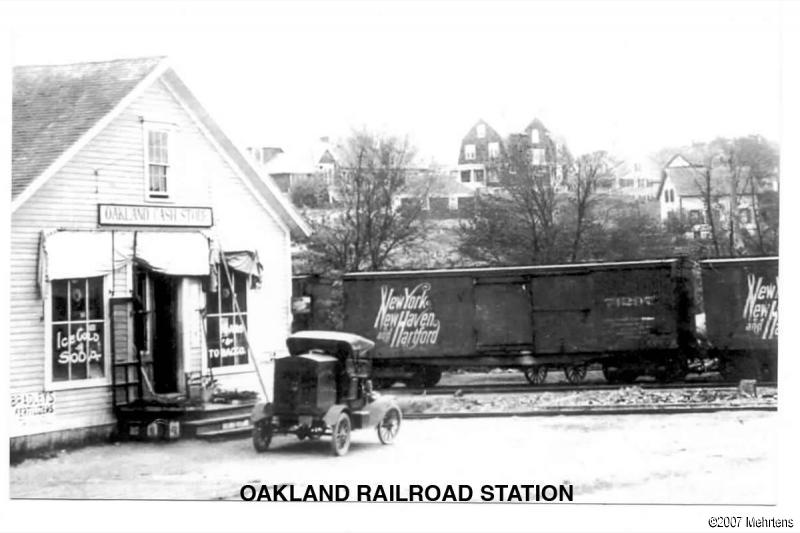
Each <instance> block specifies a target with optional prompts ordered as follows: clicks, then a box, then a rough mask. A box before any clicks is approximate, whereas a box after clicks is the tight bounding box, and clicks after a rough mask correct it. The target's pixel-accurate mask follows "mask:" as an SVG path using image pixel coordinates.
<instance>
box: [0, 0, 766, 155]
mask: <svg viewBox="0 0 800 533" xmlns="http://www.w3.org/2000/svg"><path fill="white" fill-rule="evenodd" d="M5 9H6V11H8V13H7V15H10V16H11V20H13V22H12V33H11V37H10V54H9V55H10V58H11V62H12V63H13V64H47V63H65V62H80V61H97V60H105V59H116V58H121V57H140V56H149V55H166V56H169V58H170V61H171V62H172V64H173V66H174V68H175V69H176V71H177V72H178V74H179V75H180V76H181V77H182V78H183V79H184V81H185V82H186V83H187V85H188V86H189V87H190V88H191V90H192V91H193V92H194V93H195V94H196V95H197V97H198V98H199V99H200V101H201V102H202V103H203V104H204V106H205V107H206V108H207V109H208V111H209V112H210V113H211V115H212V116H213V117H215V119H216V120H217V121H218V122H219V123H220V125H221V126H222V127H223V129H224V130H225V131H226V132H227V133H228V134H229V136H230V137H231V138H232V139H234V141H235V142H236V143H237V144H239V145H240V146H248V145H263V146H274V145H278V146H284V147H291V146H302V145H306V144H309V143H311V142H313V141H314V140H316V139H318V138H319V137H322V136H329V137H331V138H341V137H342V136H344V135H347V134H348V133H349V132H350V131H352V130H353V129H358V128H362V127H366V128H368V129H371V130H375V131H379V132H385V133H391V134H400V135H408V136H409V138H410V139H411V141H412V142H413V143H414V144H415V145H416V146H417V148H418V150H419V153H420V156H421V159H422V160H423V161H427V160H431V159H432V160H435V161H437V162H439V163H441V164H444V165H452V164H455V162H456V159H457V156H458V149H459V146H460V141H461V138H462V137H463V136H464V135H465V134H466V132H467V131H468V130H469V128H470V127H471V126H472V125H473V124H474V123H475V122H476V121H477V120H478V119H479V118H483V119H485V120H487V121H488V122H489V123H490V124H491V125H493V126H494V127H495V128H496V129H498V130H499V131H500V133H501V134H508V133H511V132H514V131H520V130H522V129H523V128H524V127H525V126H526V125H527V124H528V123H529V122H530V121H531V120H532V119H533V118H534V117H538V118H540V119H541V120H543V121H544V123H545V125H546V126H547V127H548V128H550V129H551V130H553V131H554V132H555V133H557V134H558V135H559V136H561V137H562V138H563V139H565V140H566V142H567V144H568V145H569V147H570V149H571V150H572V152H573V153H576V154H579V153H584V152H588V151H592V150H599V149H604V150H610V151H612V152H614V153H617V154H620V155H623V156H626V157H638V156H640V155H642V154H646V153H649V152H652V151H655V150H658V149H660V148H662V147H665V146H675V145H681V144H686V143H689V142H692V141H704V140H710V139H711V138H713V137H715V136H718V135H723V136H737V135H746V134H751V133H758V134H761V135H765V136H767V137H769V138H771V139H774V140H779V132H780V124H781V123H780V120H781V98H780V96H781V95H780V75H781V61H782V56H781V23H780V20H781V10H782V6H781V5H780V4H777V3H769V2H758V3H748V2H710V3H701V2H668V3H657V2H637V3H634V2H624V3H605V2H593V3H583V2H560V3H546V2H508V3H505V2H492V3H483V2H454V1H450V2H436V3H430V2H425V3H423V2H413V1H407V2H398V3H393V2H373V3H367V2H354V3H340V2H337V3H324V4H323V3H315V2H294V3H280V2H226V3H224V4H223V3H215V2H193V3H188V2H173V3H170V2H135V3H122V2H108V3H92V4H80V3H69V4H61V3H52V4H43V3H28V4H25V3H19V4H9V5H6V6H5Z"/></svg>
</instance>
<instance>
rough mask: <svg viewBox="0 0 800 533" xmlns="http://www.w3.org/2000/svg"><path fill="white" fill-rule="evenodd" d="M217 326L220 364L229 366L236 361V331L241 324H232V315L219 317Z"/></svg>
mask: <svg viewBox="0 0 800 533" xmlns="http://www.w3.org/2000/svg"><path fill="white" fill-rule="evenodd" d="M219 328H220V341H219V342H220V354H221V356H222V363H221V364H222V366H230V365H233V364H235V363H236V357H235V356H236V345H235V342H236V333H237V331H238V330H239V329H240V328H241V326H236V325H234V322H233V317H232V316H223V317H220V319H219Z"/></svg>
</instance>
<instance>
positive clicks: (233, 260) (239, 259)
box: [223, 250, 264, 280]
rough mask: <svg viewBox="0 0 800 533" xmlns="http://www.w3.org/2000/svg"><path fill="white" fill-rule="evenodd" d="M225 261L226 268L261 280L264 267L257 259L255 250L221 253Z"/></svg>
mask: <svg viewBox="0 0 800 533" xmlns="http://www.w3.org/2000/svg"><path fill="white" fill-rule="evenodd" d="M223 255H224V256H225V261H226V262H227V263H228V266H229V267H230V268H232V269H233V270H237V271H239V272H241V273H242V274H246V275H248V276H254V277H256V278H258V279H259V280H260V279H261V272H262V271H263V270H264V267H263V266H262V265H261V261H259V259H258V252H257V251H255V250H241V251H237V252H223Z"/></svg>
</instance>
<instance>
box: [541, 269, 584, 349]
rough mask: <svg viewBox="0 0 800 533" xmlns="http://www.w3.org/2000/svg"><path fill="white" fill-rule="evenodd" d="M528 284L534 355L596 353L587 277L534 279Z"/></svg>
mask: <svg viewBox="0 0 800 533" xmlns="http://www.w3.org/2000/svg"><path fill="white" fill-rule="evenodd" d="M531 283H532V293H533V324H534V329H535V332H536V353H537V354H558V353H564V354H570V353H580V352H586V351H594V350H595V349H597V346H596V340H595V332H594V327H593V323H594V320H593V318H594V317H592V311H593V301H592V299H593V295H594V283H593V279H592V276H591V274H589V273H584V272H581V273H575V274H563V273H560V274H551V275H547V274H545V275H538V276H536V277H534V278H533V279H532V281H531Z"/></svg>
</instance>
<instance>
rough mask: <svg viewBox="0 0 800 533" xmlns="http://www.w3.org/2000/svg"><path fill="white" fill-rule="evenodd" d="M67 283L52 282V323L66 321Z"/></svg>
mask: <svg viewBox="0 0 800 533" xmlns="http://www.w3.org/2000/svg"><path fill="white" fill-rule="evenodd" d="M67 283H68V282H67V281H66V280H58V281H54V282H53V286H52V295H53V322H62V321H64V320H67Z"/></svg>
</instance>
